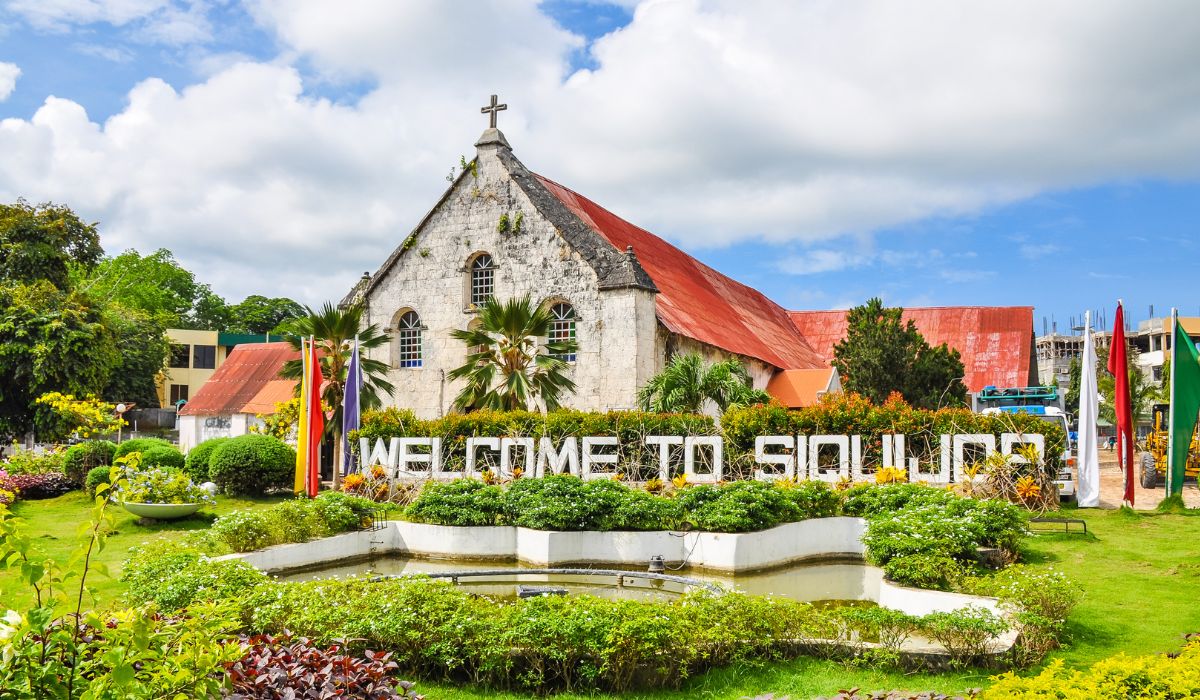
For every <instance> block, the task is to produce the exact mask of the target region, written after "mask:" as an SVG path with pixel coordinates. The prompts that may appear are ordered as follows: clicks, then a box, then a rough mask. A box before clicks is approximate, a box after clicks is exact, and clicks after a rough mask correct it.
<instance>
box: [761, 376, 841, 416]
mask: <svg viewBox="0 0 1200 700" xmlns="http://www.w3.org/2000/svg"><path fill="white" fill-rule="evenodd" d="M833 373H834V369H833V368H832V367H822V368H820V369H785V370H783V371H782V372H776V373H775V376H774V377H771V381H770V382H769V383H768V384H767V393H768V394H770V395H771V396H773V397H775V398H776V399H778V400H779V403H781V404H783V405H784V406H787V407H788V408H803V407H805V406H812V405H814V404H816V403H817V399H819V398H821V395H822V394H824V393H826V392H827V391H829V390H830V384H833Z"/></svg>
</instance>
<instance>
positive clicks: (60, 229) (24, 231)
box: [0, 200, 104, 290]
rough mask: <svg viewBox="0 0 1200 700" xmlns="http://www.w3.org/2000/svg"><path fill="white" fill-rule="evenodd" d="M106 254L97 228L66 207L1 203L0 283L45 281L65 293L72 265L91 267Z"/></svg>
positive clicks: (20, 202)
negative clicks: (101, 245) (101, 246)
mask: <svg viewBox="0 0 1200 700" xmlns="http://www.w3.org/2000/svg"><path fill="white" fill-rule="evenodd" d="M103 254H104V251H103V250H102V249H101V248H100V236H99V234H98V233H96V225H95V224H88V223H84V222H83V221H82V220H80V218H79V217H78V216H76V215H75V212H73V211H71V210H70V209H69V208H67V207H65V206H60V205H56V204H41V205H39V206H36V207H35V206H31V205H30V204H29V203H28V202H26V201H24V200H17V203H16V204H0V282H4V281H11V282H24V283H33V282H38V281H41V280H45V281H47V282H49V283H50V284H52V285H54V286H55V287H58V288H59V289H62V290H65V289H67V288H68V287H69V286H70V280H69V277H70V273H69V268H70V266H71V265H72V264H75V265H79V266H81V267H83V268H91V267H93V266H95V265H96V263H98V262H99V261H100V257H101V256H102V255H103Z"/></svg>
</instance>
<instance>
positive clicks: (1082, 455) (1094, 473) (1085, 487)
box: [1076, 311, 1100, 508]
mask: <svg viewBox="0 0 1200 700" xmlns="http://www.w3.org/2000/svg"><path fill="white" fill-rule="evenodd" d="M1099 409H1100V398H1099V395H1098V394H1097V392H1096V346H1095V345H1094V344H1093V343H1092V314H1091V312H1090V311H1089V312H1087V313H1086V314H1085V315H1084V322H1083V367H1082V369H1081V371H1080V373H1079V448H1078V449H1079V454H1078V457H1079V459H1078V461H1077V462H1076V464H1078V465H1079V493H1078V499H1079V507H1080V508H1095V507H1097V506H1099V505H1100V445H1099V442H1098V440H1099V438H1098V436H1097V435H1096V417H1097V413H1098V412H1099Z"/></svg>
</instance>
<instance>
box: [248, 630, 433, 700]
mask: <svg viewBox="0 0 1200 700" xmlns="http://www.w3.org/2000/svg"><path fill="white" fill-rule="evenodd" d="M238 642H239V643H240V644H241V645H242V646H243V648H245V650H246V653H245V655H244V656H242V658H240V659H238V660H237V661H234V662H232V663H227V664H225V674H226V675H227V676H228V678H229V684H230V690H232V692H233V695H232V697H234V698H239V699H241V698H244V699H245V700H257V699H258V698H263V699H267V700H276V699H278V700H282V699H283V698H298V697H312V698H334V697H356V698H370V699H371V700H394V699H397V698H399V699H404V698H411V699H412V700H417V699H418V698H420V697H421V696H419V695H417V694H416V693H414V692H413V691H412V686H413V684H412V683H408V682H405V681H401V680H400V679H398V678H396V677H395V675H396V668H397V666H396V663H395V662H394V661H392V660H391V654H386V653H383V652H380V653H376V652H373V651H366V652H364V656H365V658H357V657H354V656H350V655H348V654H347V653H345V651H344V650H343V649H342V647H341V645H337V644H335V645H333V646H331V647H328V648H321V647H318V646H316V645H314V644H313V643H312V642H311V641H309V640H308V639H307V638H305V637H292V635H291V634H289V633H286V632H285V633H284V634H282V635H280V636H278V637H272V636H270V635H255V636H253V637H247V636H245V635H243V636H241V637H238ZM313 693H316V694H313Z"/></svg>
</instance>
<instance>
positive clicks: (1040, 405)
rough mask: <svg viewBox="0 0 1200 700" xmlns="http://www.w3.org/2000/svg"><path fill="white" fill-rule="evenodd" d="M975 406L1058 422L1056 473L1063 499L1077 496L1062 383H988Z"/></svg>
mask: <svg viewBox="0 0 1200 700" xmlns="http://www.w3.org/2000/svg"><path fill="white" fill-rule="evenodd" d="M975 407H976V410H977V411H979V412H980V413H985V414H991V415H998V414H1001V413H1025V414H1028V415H1033V416H1037V417H1038V418H1039V419H1041V420H1044V421H1046V422H1047V423H1053V424H1054V425H1057V426H1058V427H1059V428H1061V429H1062V431H1063V452H1062V467H1061V468H1060V469H1059V472H1058V474H1057V475H1056V476H1055V479H1054V485H1055V486H1056V487H1057V488H1058V497H1059V499H1060V500H1071V499H1073V498H1075V493H1076V489H1075V471H1074V469H1075V453H1074V451H1073V450H1072V449H1071V425H1070V420H1069V418H1070V416H1069V415H1068V414H1067V412H1066V410H1064V408H1063V403H1062V399H1061V397H1060V396H1059V394H1058V387H1055V386H1036V387H1020V388H1016V387H1014V388H1004V389H1001V388H997V387H994V386H989V387H984V389H983V391H981V392H979V394H977V395H976V396H975Z"/></svg>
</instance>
